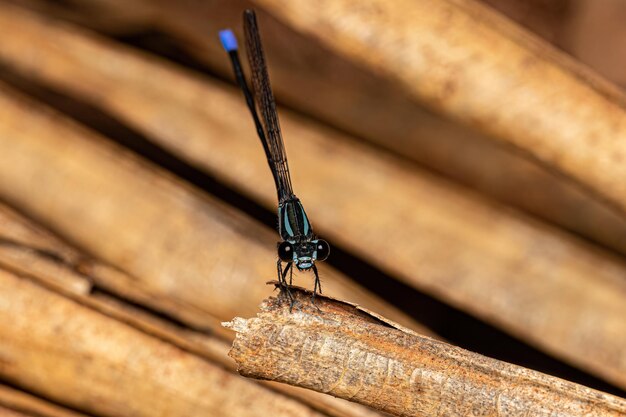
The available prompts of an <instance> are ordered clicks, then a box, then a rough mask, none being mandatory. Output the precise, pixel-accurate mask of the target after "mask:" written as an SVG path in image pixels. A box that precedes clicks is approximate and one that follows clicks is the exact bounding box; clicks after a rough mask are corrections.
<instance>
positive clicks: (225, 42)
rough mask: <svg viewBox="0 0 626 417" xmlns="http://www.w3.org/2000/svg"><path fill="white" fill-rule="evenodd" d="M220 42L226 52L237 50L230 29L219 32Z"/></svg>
mask: <svg viewBox="0 0 626 417" xmlns="http://www.w3.org/2000/svg"><path fill="white" fill-rule="evenodd" d="M220 41H221V42H222V46H223V47H224V49H226V52H230V51H236V50H237V38H236V37H235V34H234V33H233V31H232V30H230V29H225V30H220Z"/></svg>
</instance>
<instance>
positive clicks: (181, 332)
mask: <svg viewBox="0 0 626 417" xmlns="http://www.w3.org/2000/svg"><path fill="white" fill-rule="evenodd" d="M20 231H22V233H19V232H20ZM24 231H27V232H24ZM0 236H3V237H6V238H10V239H14V240H17V239H19V240H20V241H21V244H22V245H23V247H35V246H45V247H46V248H47V249H46V251H47V253H42V252H41V251H34V252H33V254H32V261H33V262H32V267H31V265H30V264H20V268H19V272H20V273H23V274H27V276H28V277H30V278H32V279H33V280H35V281H37V282H41V283H42V284H44V285H46V286H49V287H50V288H53V289H55V290H58V291H59V292H60V293H62V294H64V295H65V296H66V297H68V298H70V299H72V300H75V301H77V302H79V303H81V304H83V305H85V306H88V307H90V308H92V309H94V310H96V311H98V312H100V313H103V314H105V315H106V316H109V317H111V318H113V319H115V320H117V321H119V322H121V323H125V324H128V325H130V326H132V327H134V328H136V329H138V330H141V331H142V332H144V333H146V334H148V335H151V336H154V337H156V338H158V339H160V340H164V341H166V342H168V343H170V344H172V345H174V346H176V347H178V348H180V349H183V350H184V351H186V352H189V353H191V354H194V355H196V356H199V357H201V358H203V359H205V360H208V361H211V362H213V363H216V364H217V365H219V366H221V367H225V368H227V369H229V371H231V372H234V371H235V369H234V364H233V363H232V361H231V360H229V358H228V356H227V352H228V347H229V343H228V342H227V341H230V340H231V339H232V337H233V333H232V332H231V331H229V330H227V329H224V328H223V327H222V326H220V325H219V322H218V327H217V328H215V327H213V326H212V323H213V322H215V321H216V320H215V319H214V318H212V317H211V316H210V315H208V314H207V313H205V312H203V313H202V314H201V315H196V314H193V313H194V310H193V309H189V308H185V305H184V304H179V305H175V304H176V303H175V302H174V303H173V304H174V306H170V305H168V304H167V302H166V300H167V298H165V297H157V298H156V300H150V299H149V297H146V295H145V294H143V293H141V291H140V294H142V295H143V296H142V295H139V296H137V294H134V293H133V292H134V291H137V290H138V289H131V290H130V291H128V290H125V289H127V288H129V287H130V286H131V284H130V283H132V281H133V280H132V278H131V277H128V276H123V275H124V274H123V273H122V272H119V271H117V272H116V274H115V276H114V277H112V276H111V273H112V272H113V271H112V269H111V268H110V267H105V266H103V265H102V264H101V263H99V262H97V261H95V260H90V261H89V265H90V266H89V268H88V272H89V277H90V278H91V279H92V280H93V281H94V283H95V285H96V288H95V289H96V291H95V292H93V293H89V294H87V293H83V292H77V291H74V290H73V289H72V288H71V287H65V286H63V285H59V281H60V282H63V278H64V277H65V276H66V275H68V274H69V275H74V274H76V269H77V265H75V264H72V263H71V262H67V261H65V260H64V262H59V263H58V264H57V265H55V268H54V269H49V268H41V267H40V265H41V264H44V265H48V263H46V262H45V261H46V260H48V258H49V257H50V254H57V253H64V254H71V256H68V257H69V258H73V257H79V256H80V252H78V251H76V250H74V249H73V248H71V247H69V246H68V245H67V244H66V243H65V242H63V241H61V240H60V239H56V238H54V237H53V236H51V235H50V234H49V233H47V232H46V231H45V230H42V228H41V227H39V226H37V225H36V224H33V223H32V222H30V221H28V220H27V219H25V218H24V217H22V216H20V215H19V214H18V213H16V212H14V211H13V210H10V209H8V208H7V207H5V206H2V205H0ZM0 253H1V252H0ZM83 258H84V259H87V258H86V257H84V256H83ZM0 259H1V258H0ZM84 262H86V261H83V263H82V264H79V266H78V268H79V269H85V268H84ZM0 264H1V262H0ZM94 273H95V275H94ZM55 274H58V276H60V277H61V279H56V278H55V276H56V275H55ZM117 278H120V279H119V280H118V279H117ZM111 281H115V284H113V285H111ZM101 284H106V285H107V286H105V288H107V290H109V291H111V294H112V295H107V294H106V293H102V292H100V291H98V289H99V288H101V287H100V285H101ZM139 290H140V289H139ZM129 293H130V294H131V295H132V297H135V298H134V299H136V300H139V301H141V302H142V304H143V305H147V306H153V308H156V309H159V310H161V311H165V312H167V313H168V314H171V315H172V316H173V317H178V318H180V319H181V320H182V322H183V323H190V324H189V327H187V326H184V325H181V324H174V323H172V322H168V321H166V320H163V318H161V317H157V316H155V315H153V314H150V313H149V312H148V311H147V310H143V309H140V308H137V307H135V306H132V305H129V304H128V303H126V302H124V301H122V300H125V299H127V298H128V297H129ZM171 307H176V308H174V309H170V308H171ZM189 316H191V318H190V317H189ZM200 319H204V323H202V324H200V323H196V321H198V320H200ZM194 328H201V329H205V330H208V332H209V333H208V334H205V333H200V332H198V331H195V330H194ZM265 384H267V385H272V388H273V390H274V391H278V393H276V394H275V396H276V401H278V402H280V401H282V398H283V396H284V395H287V396H289V397H292V398H296V399H298V400H299V401H301V402H303V403H304V404H306V405H308V406H309V407H311V408H312V409H315V410H318V411H320V412H323V413H325V414H327V415H328V416H331V417H357V416H359V417H365V416H371V417H377V416H380V414H379V413H376V412H374V411H373V410H369V409H367V408H365V407H363V406H361V405H358V404H354V403H349V402H346V401H344V400H341V399H337V398H334V397H329V396H326V395H322V394H319V393H316V392H313V391H310V390H305V389H301V388H296V387H290V386H287V385H284V384H273V383H271V382H265ZM11 393H12V392H11ZM3 394H4V392H3V391H2V385H0V404H5V405H6V404H7V403H6V401H5V402H3V399H6V396H4V395H3ZM8 398H9V399H15V398H16V396H15V395H10V396H8ZM11 404H13V403H11ZM19 404H23V402H18V405H19ZM9 405H10V404H9ZM13 408H15V407H13ZM42 415H47V414H42Z"/></svg>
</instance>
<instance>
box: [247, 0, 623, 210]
mask: <svg viewBox="0 0 626 417" xmlns="http://www.w3.org/2000/svg"><path fill="white" fill-rule="evenodd" d="M257 3H259V4H263V5H265V6H266V7H267V8H268V9H270V10H271V11H272V13H274V14H276V15H278V16H281V17H282V18H283V19H284V20H286V21H288V22H289V23H290V24H291V25H293V27H296V28H298V29H299V30H300V31H302V32H305V33H307V34H310V35H312V36H313V37H315V38H318V39H320V40H321V41H322V42H323V43H324V45H325V46H327V47H328V48H330V49H332V50H335V51H338V53H341V54H345V55H346V56H349V57H351V59H353V60H354V61H355V62H359V63H361V64H363V65H365V66H366V67H368V68H371V69H372V70H374V71H376V72H377V73H378V74H380V75H383V76H385V77H389V78H391V79H394V80H396V81H398V82H399V83H401V85H402V86H403V87H404V89H405V90H406V91H408V92H409V93H410V94H412V95H413V96H414V97H415V98H416V99H418V100H420V101H422V102H424V103H426V104H428V105H429V106H431V107H432V108H434V109H436V110H437V111H441V112H443V113H445V114H447V115H448V116H450V117H452V118H455V119H458V120H461V121H463V122H464V123H467V124H468V125H470V126H472V127H475V128H478V129H480V130H482V131H484V132H485V133H487V134H489V135H492V136H493V137H494V138H498V139H500V140H501V141H503V142H505V143H507V144H511V145H513V146H515V147H516V148H518V149H520V150H521V151H522V152H524V153H527V154H528V155H531V156H532V157H534V158H536V159H537V160H539V161H541V162H542V163H543V164H545V165H546V166H549V167H551V168H552V169H554V170H556V171H558V172H560V173H562V174H564V175H565V176H567V177H569V178H570V179H571V180H572V181H574V182H576V183H579V184H581V185H583V186H584V187H585V188H586V189H588V190H589V192H590V193H593V194H594V195H597V196H599V197H601V198H603V199H605V200H606V201H607V202H609V203H610V204H614V205H615V206H617V207H619V209H620V212H621V215H622V217H624V216H625V215H626V181H624V180H623V179H624V178H626V164H625V163H624V162H625V161H626V112H625V111H624V110H625V108H626V97H625V96H624V95H623V93H622V92H621V91H620V90H619V89H617V88H615V87H613V86H611V85H609V84H608V83H606V82H605V81H604V80H602V79H600V78H599V77H598V76H596V75H595V74H592V73H590V72H589V71H587V70H586V69H585V68H584V67H581V66H579V65H577V64H576V63H575V62H573V61H572V60H570V59H568V58H567V57H566V56H565V55H563V54H560V53H558V52H557V51H556V50H555V49H554V48H552V47H550V46H549V45H547V44H545V43H543V42H541V41H540V40H539V39H537V38H535V37H533V36H532V35H530V34H529V33H527V32H526V31H524V30H522V29H520V28H519V27H517V26H516V25H515V24H513V23H512V22H510V21H509V20H508V19H506V18H504V17H502V16H500V15H498V14H496V13H494V12H492V11H491V10H489V9H488V8H486V7H485V6H482V5H481V4H480V3H478V2H476V1H473V0H461V1H459V0H446V1H439V0H429V1H420V2H414V1H411V0H394V1H387V0H368V1H365V2H358V3H355V2H354V1H352V0H341V1H335V0H333V1H324V2H321V3H319V2H316V3H315V4H313V3H311V2H306V1H301V0H296V1H290V2H283V1H277V0H258V1H257ZM356 4H358V7H356ZM320 27H323V28H324V30H318V28H320Z"/></svg>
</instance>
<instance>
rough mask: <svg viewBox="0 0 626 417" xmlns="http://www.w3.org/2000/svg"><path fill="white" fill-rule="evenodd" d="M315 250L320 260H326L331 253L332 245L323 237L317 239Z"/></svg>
mask: <svg viewBox="0 0 626 417" xmlns="http://www.w3.org/2000/svg"><path fill="white" fill-rule="evenodd" d="M315 250H316V251H317V260H318V261H325V260H326V258H328V255H330V245H329V244H328V242H326V241H325V240H323V239H317V243H316V244H315Z"/></svg>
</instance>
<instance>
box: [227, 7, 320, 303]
mask: <svg viewBox="0 0 626 417" xmlns="http://www.w3.org/2000/svg"><path fill="white" fill-rule="evenodd" d="M243 26H244V33H245V38H246V50H247V55H248V62H249V63H250V69H251V71H252V88H253V89H254V95H253V94H252V93H251V92H250V89H249V88H248V85H247V84H246V80H245V78H244V75H243V69H242V67H241V62H240V61H239V52H238V47H237V39H236V38H235V35H234V34H233V32H232V31H230V30H223V31H220V33H219V35H220V40H221V42H222V46H223V47H224V49H225V50H226V51H227V52H228V55H229V56H230V60H231V62H232V65H233V70H234V72H235V78H236V80H237V84H239V87H241V90H242V91H243V95H244V97H245V99H246V103H247V105H248V108H249V109H250V113H252V119H253V120H254V124H255V126H256V131H257V133H258V135H259V138H260V139H261V143H262V144H263V149H264V150H265V155H266V156H267V162H268V163H269V166H270V170H271V171H272V175H273V176H274V183H275V185H276V191H277V193H278V233H279V234H280V237H281V239H282V242H279V243H278V262H277V269H278V280H279V282H280V283H281V285H283V286H284V287H285V288H286V289H287V294H289V297H291V293H290V292H289V289H288V286H287V274H289V285H291V284H292V281H293V267H294V266H295V267H296V268H298V270H301V271H306V270H309V269H312V270H313V273H314V274H315V284H314V286H313V297H314V298H315V294H316V293H317V291H318V289H319V292H320V293H321V292H322V286H321V284H320V279H319V274H318V272H317V267H316V266H315V262H316V261H323V260H325V259H326V258H327V257H328V255H329V253H330V246H329V245H328V243H327V242H326V241H325V240H322V239H318V238H317V237H316V236H315V234H314V233H313V229H312V227H311V223H310V222H309V219H308V218H307V215H306V213H305V211H304V207H302V203H301V202H300V200H299V199H298V197H296V195H295V194H294V193H293V189H292V187H291V177H290V176H289V167H288V165H287V155H286V153H285V146H284V145H283V139H282V136H281V133H280V126H279V124H278V114H277V112H276V103H275V101H274V95H273V94H272V89H271V87H270V79H269V75H268V73H267V66H266V65H265V56H264V54H263V47H262V46H261V37H260V35H259V29H258V26H257V21H256V15H255V13H254V11H252V10H246V11H245V12H244V14H243ZM257 107H258V109H259V111H260V113H261V116H262V121H261V119H260V118H259V115H258V113H257ZM283 262H285V263H286V266H285V268H284V269H283V267H282V263H283ZM292 302H293V299H292Z"/></svg>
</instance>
